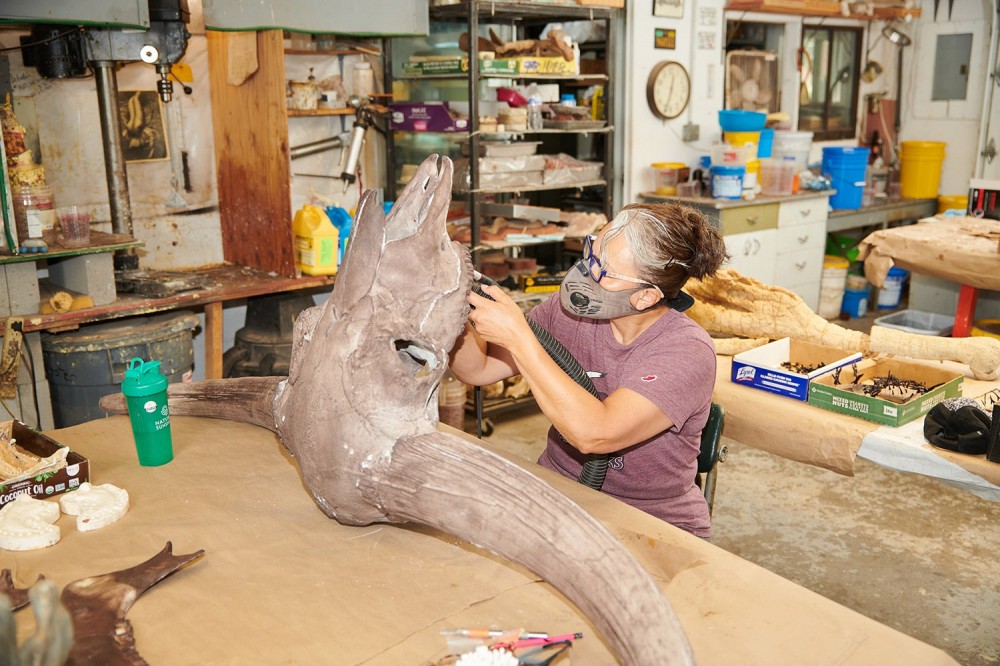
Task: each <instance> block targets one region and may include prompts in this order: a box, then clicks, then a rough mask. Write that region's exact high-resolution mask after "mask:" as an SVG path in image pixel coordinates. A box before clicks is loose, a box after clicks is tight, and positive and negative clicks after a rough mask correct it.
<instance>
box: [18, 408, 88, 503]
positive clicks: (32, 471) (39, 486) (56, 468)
mask: <svg viewBox="0 0 1000 666" xmlns="http://www.w3.org/2000/svg"><path fill="white" fill-rule="evenodd" d="M89 480H90V461H89V460H87V459H86V458H84V457H83V456H82V455H80V454H79V453H77V452H76V451H71V450H70V449H69V447H67V446H63V445H62V444H60V443H58V442H56V441H55V440H54V439H52V438H51V437H48V436H46V435H43V434H42V433H40V432H35V431H34V430H32V429H31V428H29V427H28V426H26V425H24V424H23V423H21V422H20V421H3V422H0V509H2V508H3V507H4V506H6V505H7V503H8V502H12V501H14V499H15V498H16V497H17V496H19V495H30V496H31V497H34V498H37V499H45V498H47V497H52V496H54V495H59V494H61V493H65V492H69V491H71V490H76V489H77V488H79V487H80V484H81V483H84V482H85V481H89Z"/></svg>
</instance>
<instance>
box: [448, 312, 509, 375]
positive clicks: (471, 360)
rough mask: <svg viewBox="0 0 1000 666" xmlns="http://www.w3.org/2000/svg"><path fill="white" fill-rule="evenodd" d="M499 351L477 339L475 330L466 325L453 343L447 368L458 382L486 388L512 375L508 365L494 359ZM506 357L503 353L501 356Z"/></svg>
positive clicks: (479, 338) (501, 360)
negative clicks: (449, 368)
mask: <svg viewBox="0 0 1000 666" xmlns="http://www.w3.org/2000/svg"><path fill="white" fill-rule="evenodd" d="M498 351H499V350H491V348H490V346H489V345H488V344H487V343H486V341H485V340H483V339H482V338H481V337H479V334H478V333H476V330H475V329H474V328H472V327H471V326H468V325H466V327H465V331H463V332H462V335H460V336H459V337H458V340H456V341H455V346H454V347H453V348H452V350H451V355H450V360H449V367H451V371H452V372H453V373H454V374H455V376H456V377H458V379H459V380H461V381H463V382H465V383H466V384H472V385H473V386H486V385H489V384H493V383H495V382H498V381H500V380H501V379H506V378H507V377H510V376H511V375H513V374H514V370H513V369H512V368H511V367H510V364H509V363H506V362H504V360H503V359H497V358H494V356H496V355H498V354H497V352H498ZM502 355H503V356H506V353H505V352H504V353H503V354H502Z"/></svg>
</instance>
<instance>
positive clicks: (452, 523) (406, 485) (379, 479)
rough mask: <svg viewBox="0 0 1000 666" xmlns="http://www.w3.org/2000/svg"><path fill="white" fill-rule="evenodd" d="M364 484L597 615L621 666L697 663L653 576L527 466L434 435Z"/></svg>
mask: <svg viewBox="0 0 1000 666" xmlns="http://www.w3.org/2000/svg"><path fill="white" fill-rule="evenodd" d="M367 481H368V483H369V484H370V485H369V487H368V488H366V489H364V491H365V494H366V495H368V493H371V495H369V496H370V497H372V498H373V499H375V501H377V502H378V503H379V504H380V505H381V506H382V507H383V508H384V509H385V510H386V511H387V512H388V513H389V514H390V515H391V516H392V517H393V518H394V519H404V520H411V521H414V522H418V523H422V524H425V525H430V526H431V527H435V528H437V529H440V530H443V531H445V532H448V533H450V534H454V535H456V536H458V537H461V538H463V539H466V540H468V541H470V542H472V543H474V544H476V545H479V546H482V547H484V548H488V549H489V550H492V551H493V552H496V553H498V554H500V555H502V556H504V557H506V558H508V559H510V560H512V561H514V562H517V563H519V564H522V565H524V566H526V567H528V568H529V569H531V570H532V571H534V572H535V573H537V574H538V575H540V576H541V577H542V578H544V579H545V580H546V581H548V582H549V583H551V584H552V585H553V586H555V587H556V589H558V590H559V591H560V592H562V593H563V594H564V595H566V597H567V598H569V599H570V600H571V601H572V602H573V603H575V604H576V605H577V606H578V607H579V608H580V609H581V610H582V611H583V612H584V613H585V614H586V615H587V617H589V618H590V619H591V620H593V621H594V623H595V624H596V625H597V626H598V628H599V629H600V630H601V632H602V633H603V634H604V636H605V638H606V639H607V641H608V643H610V644H611V646H612V648H613V649H614V650H615V652H616V653H617V654H618V656H619V657H620V658H621V659H622V662H623V663H625V664H658V665H661V666H667V665H673V664H678V665H679V664H692V663H694V661H693V656H692V652H691V646H690V644H689V643H688V640H687V637H686V636H685V634H684V630H683V629H682V627H681V624H680V621H679V620H678V619H677V616H676V614H675V613H674V611H673V608H671V606H670V603H669V602H668V601H667V599H666V598H665V597H664V596H663V594H662V593H661V592H660V589H659V588H658V587H657V586H656V583H655V582H654V581H653V579H652V577H651V576H650V575H649V573H648V572H647V571H646V570H645V569H643V568H642V566H641V565H640V564H639V563H638V562H637V561H636V560H635V558H634V557H633V556H632V555H631V553H629V552H628V551H627V550H626V549H625V547H624V546H623V545H622V544H621V543H619V542H618V541H617V540H616V539H615V538H614V537H613V536H612V535H611V534H610V533H609V532H608V531H607V530H606V529H605V528H604V527H603V526H602V525H601V524H600V523H599V522H598V521H597V520H596V519H594V518H593V517H592V516H591V515H590V514H588V513H587V512H586V511H584V510H583V509H582V508H581V507H580V506H579V505H578V504H576V503H575V502H573V501H572V500H570V499H569V498H568V497H566V496H565V495H563V494H562V493H560V492H559V491H557V490H556V489H555V488H553V487H552V486H550V485H549V484H547V483H545V482H544V481H542V480H541V479H539V478H538V477H536V476H534V475H533V474H531V473H529V472H527V471H526V470H524V469H521V468H520V467H518V466H516V465H514V464H513V463H511V462H509V461H507V460H504V459H503V458H501V457H500V456H497V455H496V454H494V453H492V452H490V451H487V450H485V449H483V448H480V447H478V446H476V445H474V444H472V443H470V442H466V441H465V440H462V439H459V438H457V437H454V436H451V435H448V434H445V433H440V432H436V433H431V434H428V435H422V436H419V437H413V438H407V439H403V440H400V441H398V442H397V443H396V445H395V446H394V447H393V449H392V460H391V463H390V464H389V466H388V468H386V469H382V470H380V471H379V473H377V474H375V475H374V476H373V478H371V479H368V480H367ZM459 498H461V501H460V502H459V501H456V500H457V499H459Z"/></svg>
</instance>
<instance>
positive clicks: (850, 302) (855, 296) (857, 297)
mask: <svg viewBox="0 0 1000 666" xmlns="http://www.w3.org/2000/svg"><path fill="white" fill-rule="evenodd" d="M868 295H869V290H868V289H845V290H844V300H843V303H842V304H841V306H840V311H841V312H843V313H844V314H846V315H849V316H851V317H855V318H857V319H860V318H861V317H864V316H865V315H866V314H868Z"/></svg>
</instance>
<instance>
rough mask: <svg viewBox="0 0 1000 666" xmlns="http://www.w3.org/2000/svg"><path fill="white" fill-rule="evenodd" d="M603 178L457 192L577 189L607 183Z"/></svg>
mask: <svg viewBox="0 0 1000 666" xmlns="http://www.w3.org/2000/svg"><path fill="white" fill-rule="evenodd" d="M607 184H608V183H607V181H605V180H603V179H597V180H582V181H580V182H578V183H553V184H551V185H525V186H524V187H498V188H489V189H482V188H481V189H478V190H465V191H462V192H458V191H456V193H457V194H518V193H521V192H541V191H544V190H576V189H582V188H584V187H594V186H597V185H607Z"/></svg>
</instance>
